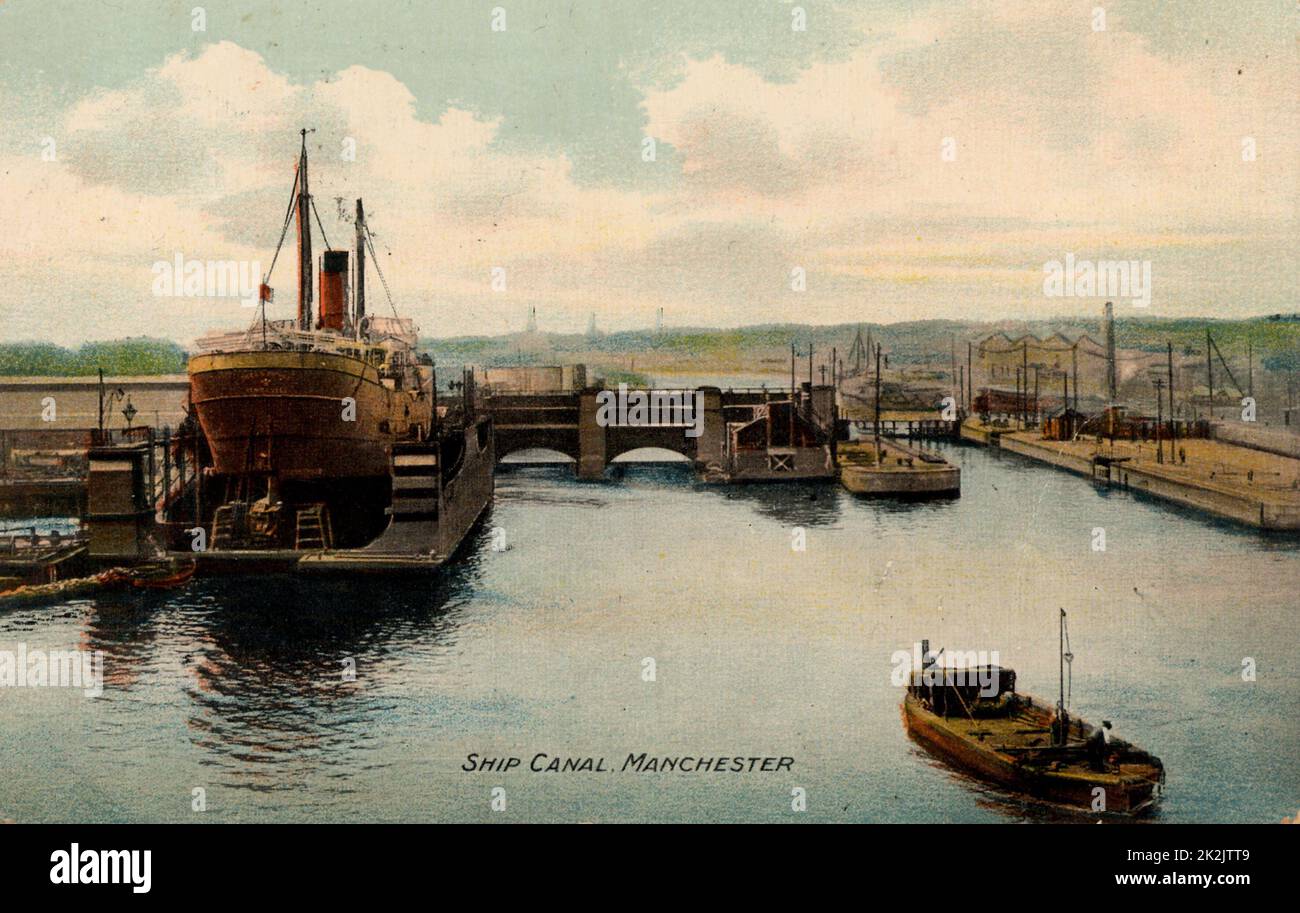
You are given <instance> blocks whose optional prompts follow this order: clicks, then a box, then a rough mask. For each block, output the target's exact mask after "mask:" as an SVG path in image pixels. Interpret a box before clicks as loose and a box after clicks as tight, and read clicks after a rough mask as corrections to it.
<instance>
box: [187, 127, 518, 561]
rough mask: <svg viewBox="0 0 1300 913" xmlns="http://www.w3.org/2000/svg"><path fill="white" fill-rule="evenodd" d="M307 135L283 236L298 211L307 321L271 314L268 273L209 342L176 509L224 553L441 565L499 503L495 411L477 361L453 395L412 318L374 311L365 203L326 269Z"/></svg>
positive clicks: (196, 378) (198, 363) (198, 373)
mask: <svg viewBox="0 0 1300 913" xmlns="http://www.w3.org/2000/svg"><path fill="white" fill-rule="evenodd" d="M306 134H307V131H306V130H304V131H302V148H301V152H300V155H299V160H298V166H297V172H296V175H295V179H294V187H293V190H292V193H291V197H292V200H291V205H290V207H289V208H288V212H286V216H285V220H284V225H283V226H282V229H281V234H280V245H281V246H283V244H284V239H285V235H286V234H287V230H288V227H289V224H288V223H289V220H290V219H291V218H294V219H296V223H297V268H298V270H297V271H298V309H297V316H296V318H295V319H290V320H271V319H268V317H267V307H268V305H269V304H270V303H271V302H272V300H273V298H274V294H273V291H272V289H271V287H270V286H269V284H267V283H269V282H270V275H269V274H268V276H267V278H266V282H264V283H263V284H262V286H261V288H260V291H259V299H260V308H259V316H258V318H257V319H256V320H255V321H254V322H253V324H252V325H251V326H250V327H248V328H247V329H246V330H243V331H235V332H228V333H216V334H211V335H209V336H206V337H203V338H201V339H199V340H198V341H197V349H198V351H197V353H196V354H195V355H194V356H193V357H192V358H191V359H190V362H189V368H188V370H189V381H190V419H189V421H188V424H189V435H188V441H189V444H188V446H190V447H191V453H190V459H191V460H192V461H193V464H194V465H196V466H200V467H201V471H200V472H199V473H197V474H196V478H195V479H194V480H193V482H192V484H191V486H190V489H188V490H186V492H185V493H184V495H183V496H180V497H177V498H176V499H175V504H174V505H173V511H172V514H173V516H172V519H176V520H180V521H181V522H180V523H179V524H176V525H179V526H184V523H185V520H186V516H185V515H186V512H188V514H189V518H190V519H192V518H193V517H194V516H197V517H198V518H199V521H200V526H201V527H202V528H203V529H204V530H205V532H206V533H207V544H206V547H205V549H204V550H205V551H206V552H210V553H213V554H222V553H225V554H230V553H239V552H248V551H256V552H263V553H271V552H278V553H284V552H296V553H315V556H316V557H317V558H319V557H321V555H322V554H331V553H334V552H336V551H338V552H342V551H356V550H362V551H364V552H365V553H366V555H368V556H369V558H368V562H369V564H371V565H374V566H378V567H383V566H386V565H387V564H392V563H394V562H396V563H398V564H400V563H401V561H402V560H404V559H406V558H410V557H411V556H416V557H417V558H419V559H420V560H423V561H424V562H426V563H428V562H429V561H430V559H433V560H434V563H439V562H440V560H442V559H445V558H446V557H448V556H449V555H450V554H451V553H452V552H454V551H455V548H456V546H457V545H458V544H459V542H460V541H461V539H462V538H463V537H464V535H465V533H466V532H467V531H468V530H469V528H470V527H471V526H472V525H473V524H474V522H475V520H477V518H478V517H479V516H480V515H481V514H482V512H483V510H484V509H485V508H486V506H487V504H488V503H489V501H490V500H491V497H492V488H493V464H494V454H493V449H492V448H493V444H492V429H491V424H490V422H491V420H490V418H489V417H487V416H486V415H480V414H478V412H477V410H476V407H475V387H474V376H473V374H472V372H465V373H464V374H463V375H462V378H461V380H460V381H459V382H456V383H452V384H450V385H449V388H451V389H456V388H459V389H458V392H457V393H456V394H455V395H452V394H449V393H444V397H443V398H442V399H440V398H439V396H438V383H437V375H436V370H435V367H434V364H433V361H432V359H431V358H430V357H429V356H428V355H427V354H422V353H420V352H419V351H418V348H417V341H418V328H417V327H416V325H415V324H414V322H412V321H411V320H410V319H408V318H403V317H398V316H393V317H382V316H378V315H371V314H368V313H367V311H366V285H365V282H366V265H367V264H366V250H367V248H369V251H370V253H371V255H372V258H373V257H374V245H373V241H372V240H371V236H370V232H369V228H368V227H367V225H366V219H365V212H364V208H363V205H362V201H361V200H359V199H358V200H357V201H356V217H355V230H356V238H355V250H354V251H353V252H349V251H347V250H333V249H326V250H324V251H323V253H322V254H321V256H320V259H319V263H318V266H319V269H318V271H317V275H316V276H313V267H314V265H315V264H313V258H312V231H311V220H312V217H313V216H315V219H316V222H317V225H318V226H320V217H319V214H317V213H316V210H315V206H314V204H313V201H312V195H311V191H310V187H309V184H308V161H307V142H306ZM321 237H322V240H324V230H323V227H322V228H321ZM326 243H327V244H328V242H326ZM279 252H280V248H279V247H277V249H276V259H278V255H279ZM274 263H275V261H274V260H273V261H272V269H274ZM374 268H375V269H376V270H377V271H378V268H379V267H378V263H377V260H376V262H375V264H374ZM379 277H380V279H381V281H382V280H383V274H382V272H380V273H379ZM314 280H315V281H314ZM317 288H318V289H319V309H318V310H316V309H315V308H314V307H313V304H314V303H315V299H316V296H315V295H314V294H313V292H314V291H315V290H316V289H317ZM384 291H385V295H387V292H388V290H387V285H386V283H385V285H384ZM389 304H390V305H391V304H392V302H391V299H390V300H389ZM394 315H396V310H395V309H394ZM186 440H187V438H186V436H185V435H182V436H181V438H180V439H179V440H178V443H177V446H178V447H179V448H182V449H183V448H185V447H186V446H187V444H186V443H185V441H186ZM184 458H185V454H184V453H182V452H178V453H177V460H178V462H179V461H181V460H183V459H184ZM357 567H358V568H360V569H364V567H362V564H358V565H357Z"/></svg>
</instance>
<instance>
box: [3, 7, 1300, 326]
mask: <svg viewBox="0 0 1300 913" xmlns="http://www.w3.org/2000/svg"><path fill="white" fill-rule="evenodd" d="M196 7H198V9H197V10H196ZM1098 7H1102V8H1103V9H1104V13H1103V14H1101V17H1100V18H1099V14H1098V12H1097V8H1098ZM497 8H500V9H497ZM501 10H504V30H501V29H500V26H501V25H502V16H501V12H500V11H501ZM494 22H495V24H496V25H497V29H495V30H494V28H493V25H494ZM1297 22H1298V20H1297V12H1296V6H1295V3H1294V2H1291V0H1276V2H1271V0H1252V2H1249V3H1222V2H1215V0H1198V2H1192V0H1187V2H1182V3H1166V2H1158V0H1150V2H1132V0H1127V2H1112V3H1106V2H1105V0H1085V2H1076V0H1025V2H1017V0H998V2H988V3H985V2H928V3H927V2H921V0H864V2H842V3H839V2H822V0H802V2H799V3H791V2H783V0H743V2H741V0H737V2H732V0H707V2H703V0H681V2H667V0H657V2H651V0H645V2H638V0H603V2H595V0H565V2H560V0H554V2H523V0H495V2H493V0H486V2H470V0H441V2H437V3H431V2H415V0H412V2H402V0H382V2H378V0H377V2H366V3H357V2H352V0H317V2H310V3H308V2H296V0H256V2H255V0H242V2H217V0H213V2H209V3H207V4H204V5H202V6H199V5H198V0H184V2H170V0H114V2H112V3H109V2H107V0H0V125H2V126H3V129H2V130H0V219H3V225H4V227H3V231H0V264H3V266H0V270H2V272H0V278H3V281H0V340H6V341H7V340H14V339H48V340H51V341H55V342H59V343H62V344H72V343H77V342H81V341H84V340H87V339H102V338H114V337H120V336H127V335H140V334H148V335H156V336H166V337H170V338H174V339H176V340H178V341H181V342H183V343H187V342H189V341H190V340H191V339H192V338H193V337H194V336H195V335H196V334H199V333H201V332H204V331H206V330H209V329H214V328H229V327H232V326H242V325H245V324H247V323H248V322H249V320H250V319H251V316H252V312H251V311H250V310H248V309H246V308H242V307H241V305H240V303H239V301H237V300H235V299H212V298H160V297H157V296H155V295H154V294H153V293H152V287H153V281H154V272H153V270H152V267H153V265H154V264H155V263H156V262H158V261H172V260H173V259H174V258H175V256H176V255H177V254H178V253H179V254H181V255H183V256H184V257H185V258H188V259H197V260H228V259H239V260H250V261H251V260H256V261H259V262H260V263H261V264H262V267H263V269H265V268H266V267H267V266H269V265H270V261H271V254H272V251H273V250H274V248H275V242H276V240H277V238H278V236H279V230H280V225H281V220H282V217H283V213H284V209H285V205H286V202H287V199H288V194H289V189H290V185H291V182H292V178H293V167H294V162H295V158H296V154H297V148H298V130H299V128H300V127H302V126H306V127H309V128H313V129H314V130H315V132H314V133H312V134H311V135H310V137H309V144H310V145H309V148H310V152H311V155H312V164H313V172H312V183H313V191H314V193H315V195H316V200H317V206H318V209H319V211H320V214H321V216H322V218H323V220H324V224H325V230H326V232H327V234H328V235H329V237H330V239H331V240H333V241H334V242H335V244H336V245H340V246H341V245H343V244H346V243H347V242H348V238H349V235H350V232H351V228H350V226H349V225H348V224H347V222H345V221H343V220H341V219H340V218H339V214H338V212H339V208H340V207H339V202H338V201H340V200H341V201H343V203H344V205H346V206H348V207H351V205H352V203H351V201H352V200H353V199H354V198H355V197H357V196H362V197H364V199H365V201H366V208H367V212H368V214H369V215H370V223H371V226H372V228H373V230H374V232H375V234H376V237H377V240H378V245H379V253H380V257H381V260H382V263H381V265H382V268H383V271H384V274H385V276H386V278H387V280H388V282H389V285H390V287H391V289H392V292H393V295H394V297H395V298H396V300H397V302H398V306H399V308H400V309H401V310H402V311H404V312H405V313H408V314H410V315H412V316H414V317H416V319H417V320H418V321H419V323H420V324H421V325H422V327H423V329H424V331H425V332H426V333H429V334H432V335H438V336H448V335H461V334H469V333H501V332H507V331H510V330H514V329H519V328H521V327H522V325H523V323H524V320H525V316H526V314H527V311H528V308H529V307H530V306H535V307H536V308H537V310H538V314H539V319H540V323H541V325H542V328H543V329H551V330H557V331H580V330H582V329H584V328H585V327H586V324H587V319H588V315H589V314H591V313H595V315H596V319H597V322H598V324H599V326H600V327H601V328H603V329H623V328H631V327H644V326H648V325H650V324H651V323H652V322H653V320H654V313H655V309H656V308H660V307H662V308H663V309H664V315H665V322H666V323H668V324H670V325H672V324H677V325H684V324H689V325H696V326H700V325H715V326H735V325H743V324H753V323H765V322H778V321H797V322H811V323H832V322H843V321H855V320H873V321H897V320H911V319H925V318H938V317H943V318H969V319H991V318H1002V317H1027V318H1039V317H1052V316H1055V315H1063V314H1076V313H1089V314H1091V313H1094V312H1097V311H1099V310H1100V299H1098V300H1095V301H1094V300H1082V299H1077V298H1068V299H1067V298H1051V297H1047V296H1045V295H1044V293H1043V280H1044V264H1045V263H1046V262H1048V261H1051V260H1054V259H1060V258H1063V257H1064V256H1065V254H1066V253H1067V252H1072V253H1074V254H1075V256H1076V257H1078V258H1080V259H1091V260H1108V259H1115V260H1118V259H1123V260H1145V261H1149V262H1150V263H1151V270H1152V284H1153V292H1152V297H1151V304H1150V306H1149V307H1148V308H1147V309H1146V310H1145V311H1142V312H1141V313H1146V314H1151V315H1157V316H1164V315H1172V316H1185V315H1216V316H1237V315H1251V314H1263V313H1272V312H1277V311H1295V310H1298V309H1300V307H1297V304H1296V292H1297V279H1296V275H1297V265H1298V264H1297V254H1296V250H1297V244H1296V242H1297V221H1296V200H1297V187H1298V183H1300V180H1298V179H1300V128H1298V117H1297V108H1296V98H1297V90H1298V89H1300V78H1298V77H1300V66H1298V65H1297V52H1296V41H1295V35H1296V29H1297ZM799 24H806V29H804V30H796V28H794V26H796V25H799ZM198 26H202V28H198ZM1099 26H1100V27H1099ZM647 138H650V139H652V140H653V141H654V155H653V157H652V160H647V158H649V156H647V154H646V151H647ZM349 140H350V141H352V142H354V143H355V149H356V154H355V160H354V161H353V160H348V159H347V158H346V157H345V155H344V151H345V148H346V143H347V142H348V141H349ZM317 244H318V249H319V241H318V242H317ZM497 267H499V268H501V269H503V270H504V271H505V273H504V275H505V280H506V281H505V289H504V290H503V291H501V290H493V288H492V278H493V272H492V271H493V269H494V268H497ZM796 268H800V269H802V270H803V271H804V273H805V275H806V288H805V289H804V290H802V291H796V290H794V289H793V288H792V287H791V286H792V281H791V276H792V270H795V269H796ZM271 284H272V285H274V286H276V287H277V289H278V296H277V297H278V303H277V305H276V308H275V309H276V310H278V311H279V312H280V313H279V316H286V317H287V316H289V312H290V307H291V305H292V302H293V301H294V300H295V291H294V275H293V272H292V263H291V262H290V260H287V259H283V260H281V262H280V263H279V264H278V265H277V267H276V271H275V273H274V275H273V276H272V283H271ZM375 286H376V287H374V288H373V289H372V295H378V294H379V293H380V290H379V289H378V287H377V283H376V284H375ZM372 300H373V299H372ZM376 303H377V302H376ZM1124 307H1129V308H1132V307H1133V306H1132V305H1131V304H1130V305H1123V304H1121V305H1120V308H1121V313H1123V308H1124ZM372 309H373V307H372ZM273 316H274V314H273Z"/></svg>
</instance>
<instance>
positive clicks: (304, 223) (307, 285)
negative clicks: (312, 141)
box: [297, 128, 312, 332]
mask: <svg viewBox="0 0 1300 913" xmlns="http://www.w3.org/2000/svg"><path fill="white" fill-rule="evenodd" d="M309 206H311V192H310V191H309V189H308V187H307V130H306V128H304V129H303V130H302V153H301V156H300V158H299V160H298V206H297V209H298V329H299V330H302V331H303V332H310V330H311V302H312V294H311V272H312V269H311V213H310V212H309V211H308V207H309Z"/></svg>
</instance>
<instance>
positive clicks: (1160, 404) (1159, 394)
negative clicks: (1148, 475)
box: [1156, 377, 1174, 463]
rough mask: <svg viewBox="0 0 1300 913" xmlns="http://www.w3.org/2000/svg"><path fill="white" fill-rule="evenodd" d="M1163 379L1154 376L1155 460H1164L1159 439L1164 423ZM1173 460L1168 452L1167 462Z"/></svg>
mask: <svg viewBox="0 0 1300 913" xmlns="http://www.w3.org/2000/svg"><path fill="white" fill-rule="evenodd" d="M1164 386H1165V380H1164V378H1163V377H1157V378H1156V462H1157V463H1163V462H1164V461H1165V451H1164V445H1163V443H1162V442H1161V440H1160V426H1161V425H1162V424H1164V421H1165V417H1164V403H1165V391H1164ZM1173 461H1174V455H1173V454H1172V453H1170V454H1169V462H1171V463H1172V462H1173Z"/></svg>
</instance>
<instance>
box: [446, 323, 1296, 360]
mask: <svg viewBox="0 0 1300 913" xmlns="http://www.w3.org/2000/svg"><path fill="white" fill-rule="evenodd" d="M858 326H861V327H862V332H863V335H864V336H865V335H866V333H867V332H868V331H870V332H871V334H872V337H873V339H874V340H876V341H879V342H880V343H881V344H882V345H883V346H884V349H885V351H886V352H888V353H889V357H890V360H891V362H892V363H904V364H906V363H918V364H928V363H934V362H936V361H938V362H942V361H945V360H946V359H947V358H949V357H950V356H951V354H952V353H953V352H954V351H956V352H957V353H958V355H959V358H962V359H964V356H965V352H966V343H967V342H968V341H970V342H978V341H979V340H981V339H984V338H986V337H988V336H989V335H991V334H993V333H999V332H1000V333H1006V334H1007V335H1008V336H1009V337H1011V338H1012V339H1015V338H1018V337H1019V336H1022V335H1024V334H1026V333H1029V334H1033V335H1035V336H1038V337H1039V338H1046V337H1048V336H1050V335H1051V334H1053V333H1056V332H1061V333H1064V334H1065V336H1066V337H1067V338H1069V339H1077V338H1078V337H1079V336H1081V335H1083V334H1085V333H1086V334H1088V335H1089V336H1091V337H1092V338H1093V339H1094V340H1096V341H1097V342H1101V341H1103V339H1104V338H1105V337H1104V333H1103V331H1102V327H1101V320H1100V315H1098V317H1096V318H1085V317H1076V318H1061V319H1055V320H1003V321H988V322H980V321H958V320H917V321H908V322H904V323H892V324H883V325H882V324H878V323H872V322H870V321H863V322H862V323H861V324H860V325H859V324H838V325H820V326H810V325H807V324H767V325H761V326H748V327H738V328H734V329H710V328H706V327H666V328H664V329H663V330H662V331H659V332H655V331H653V330H630V331H618V332H611V333H602V334H598V335H595V336H587V335H585V334H579V333H570V334H559V333H542V334H540V335H539V336H536V337H533V338H531V339H529V338H526V337H524V336H522V335H518V334H516V335H509V336H495V337H483V336H473V337H459V338H455V339H427V340H424V341H423V342H424V344H425V345H426V346H428V347H429V348H430V350H431V351H433V353H434V354H435V357H437V358H438V360H439V363H442V362H443V361H444V360H450V361H453V362H455V363H458V364H459V363H462V362H464V363H487V364H495V365H509V364H539V363H551V362H556V361H564V360H568V359H581V358H584V357H585V358H589V359H594V358H599V356H602V355H607V356H629V355H640V354H647V355H652V354H653V355H660V356H668V357H673V356H677V357H686V358H699V359H700V360H701V362H707V361H708V360H709V359H710V358H716V357H720V356H729V357H733V358H734V357H737V356H739V357H746V358H750V359H762V360H763V361H765V362H782V363H783V361H784V359H786V358H788V357H789V352H790V344H791V343H792V342H793V343H794V344H795V345H796V346H798V350H799V353H800V357H803V358H806V357H807V352H808V345H809V343H811V344H812V345H813V346H814V348H815V349H816V351H817V353H818V358H819V359H820V358H822V357H824V356H827V355H829V353H830V350H831V348H832V347H835V348H837V349H838V350H839V353H840V355H841V356H844V355H846V354H847V353H848V350H849V347H850V345H851V344H852V342H853V337H854V334H855V333H856V331H857V329H858ZM1207 329H1208V330H1209V331H1210V333H1211V334H1212V335H1213V337H1214V341H1215V343H1216V344H1217V345H1218V346H1219V348H1220V349H1221V350H1222V351H1223V353H1224V356H1225V357H1229V358H1236V357H1240V358H1244V357H1245V354H1246V351H1247V345H1248V344H1249V345H1251V346H1253V349H1254V354H1255V358H1256V359H1257V360H1258V363H1259V364H1261V365H1262V366H1263V367H1264V368H1265V369H1266V370H1269V371H1283V372H1285V371H1294V370H1296V369H1297V366H1298V365H1297V362H1300V318H1298V317H1297V315H1293V314H1284V315H1275V316H1272V317H1257V318H1250V319H1235V320H1220V319H1213V318H1151V317H1133V316H1128V315H1123V316H1120V317H1118V319H1117V320H1116V321H1115V337H1116V343H1117V344H1118V345H1119V347H1120V348H1123V349H1141V350H1146V351H1152V352H1163V351H1164V350H1165V344H1166V342H1172V343H1173V345H1174V351H1175V352H1176V353H1181V354H1184V355H1195V354H1201V353H1204V351H1205V331H1206V330H1207ZM1230 353H1231V354H1230Z"/></svg>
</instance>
